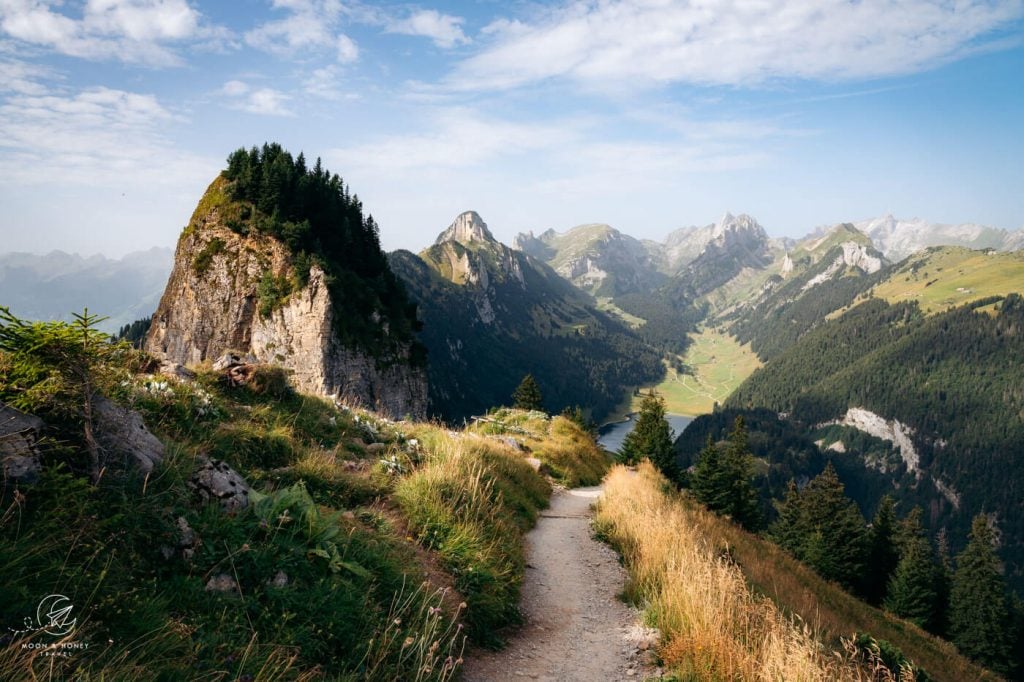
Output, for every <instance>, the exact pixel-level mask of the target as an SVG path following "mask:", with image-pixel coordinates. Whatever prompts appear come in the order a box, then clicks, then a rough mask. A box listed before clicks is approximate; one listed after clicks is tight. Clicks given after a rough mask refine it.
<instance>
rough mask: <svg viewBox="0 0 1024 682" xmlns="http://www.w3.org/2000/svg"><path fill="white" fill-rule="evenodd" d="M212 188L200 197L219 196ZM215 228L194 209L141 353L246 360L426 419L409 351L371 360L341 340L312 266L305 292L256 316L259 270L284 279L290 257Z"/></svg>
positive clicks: (264, 242)
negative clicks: (229, 354) (228, 355)
mask: <svg viewBox="0 0 1024 682" xmlns="http://www.w3.org/2000/svg"><path fill="white" fill-rule="evenodd" d="M217 185H218V183H217V182H215V183H214V185H213V186H211V188H210V190H208V193H209V192H217V191H220V190H219V189H218V187H217ZM204 202H205V199H204ZM203 205H204V204H203V203H201V204H200V206H201V207H202V206H203ZM224 223H225V221H224V220H223V218H222V215H221V213H220V211H219V210H218V209H217V208H212V209H211V210H208V211H205V212H204V211H201V210H197V215H195V216H193V220H192V223H191V224H190V226H189V227H188V228H186V229H185V231H184V232H183V233H182V235H181V238H180V239H179V241H178V247H177V250H176V252H175V257H174V267H173V269H172V272H171V276H170V279H169V281H168V283H167V288H166V290H165V291H164V294H163V297H162V298H161V300H160V305H159V307H158V308H157V311H156V313H155V314H154V316H153V325H152V327H151V328H150V331H149V334H148V336H147V338H146V341H145V349H146V350H147V351H149V352H150V353H152V354H154V355H156V356H157V357H160V358H161V359H163V360H165V361H169V362H173V363H179V364H182V365H196V364H199V363H203V362H207V361H210V362H212V361H213V360H215V359H216V358H218V357H219V356H221V355H222V354H224V353H225V352H229V351H231V352H236V353H239V354H242V355H251V356H252V357H253V358H254V359H255V360H256V361H257V362H260V363H269V364H275V365H280V366H282V367H284V368H286V369H288V370H290V371H291V373H292V383H293V384H294V385H295V387H296V388H298V389H299V390H301V391H306V392H310V393H316V394H320V395H325V396H332V397H334V398H337V399H339V400H342V401H345V402H348V403H352V404H356V405H360V406H363V407H367V408H370V409H375V410H378V411H380V412H382V413H384V414H387V415H389V416H392V417H401V416H404V415H411V416H415V417H422V416H424V415H425V414H426V396H427V385H426V373H425V372H424V371H423V370H422V369H420V368H416V367H413V366H411V364H410V362H409V359H410V358H409V354H408V352H406V353H405V354H404V355H402V354H398V355H395V356H393V357H382V358H375V357H372V356H371V355H370V354H369V353H368V352H366V351H364V350H362V349H358V348H352V347H348V346H346V345H344V344H343V343H342V342H341V341H340V339H339V338H338V335H337V334H336V333H335V330H334V322H335V320H334V311H333V306H332V303H331V298H330V294H329V292H328V288H327V285H326V282H325V275H324V272H323V271H322V270H321V269H320V268H319V267H317V266H316V265H313V266H312V267H311V268H310V272H309V278H308V282H307V283H306V284H305V286H303V287H302V288H301V289H298V290H297V291H293V292H292V293H291V294H289V295H287V296H286V297H285V298H284V300H282V301H279V302H278V304H277V305H275V306H274V307H273V309H272V310H271V311H270V312H269V314H264V313H263V312H262V311H261V310H260V307H261V306H260V298H261V291H260V289H261V284H262V283H263V282H265V281H266V280H265V277H266V276H268V274H269V276H270V277H272V278H275V280H277V281H287V280H290V279H292V278H293V276H294V274H295V273H294V271H293V263H292V256H291V254H290V253H289V252H288V249H287V248H286V247H285V245H284V244H282V243H281V242H279V241H277V240H276V239H273V238H271V237H268V236H265V235H259V234H249V235H245V236H243V235H240V234H238V233H236V232H234V231H233V230H231V229H229V228H228V227H227V226H226V225H225V224H224Z"/></svg>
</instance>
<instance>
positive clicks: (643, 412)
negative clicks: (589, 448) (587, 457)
mask: <svg viewBox="0 0 1024 682" xmlns="http://www.w3.org/2000/svg"><path fill="white" fill-rule="evenodd" d="M672 435H673V434H672V429H671V427H670V426H669V423H668V420H667V419H665V400H664V398H662V397H661V396H657V395H647V396H645V397H644V399H643V402H641V403H640V413H639V414H638V415H637V417H636V426H634V427H633V430H632V431H630V432H629V434H628V435H627V436H626V439H625V440H624V441H623V443H622V449H621V450H620V451H619V457H620V458H621V459H622V460H623V461H625V462H627V463H630V464H633V463H636V462H638V461H640V460H641V459H643V458H645V457H646V458H647V459H649V460H651V463H652V464H654V466H656V467H658V469H660V470H661V472H662V473H663V474H665V475H666V476H667V477H668V478H669V479H671V480H675V478H676V474H677V467H676V463H675V449H674V448H673V447H672Z"/></svg>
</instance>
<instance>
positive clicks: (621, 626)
mask: <svg viewBox="0 0 1024 682" xmlns="http://www.w3.org/2000/svg"><path fill="white" fill-rule="evenodd" d="M600 495H601V489H600V488H598V487H594V488H575V489H573V490H556V491H555V493H554V495H552V497H551V507H550V508H549V509H547V510H545V511H544V513H543V514H541V518H540V519H539V520H538V522H537V526H536V528H534V529H533V530H532V531H530V533H529V534H527V536H526V561H527V566H526V577H525V579H524V581H523V589H522V595H521V597H520V608H521V609H522V612H523V616H524V617H525V619H526V622H525V624H524V625H523V627H522V629H520V630H519V631H517V632H516V633H514V635H513V636H512V637H511V639H510V640H509V642H508V645H507V646H506V647H505V648H504V649H502V650H501V651H493V652H491V651H477V652H473V654H472V655H470V656H469V658H468V659H467V661H466V664H465V667H464V669H463V679H464V680H467V682H503V681H504V680H517V679H527V680H529V679H534V680H549V681H551V682H555V681H556V680H557V681H558V682H565V681H568V680H580V681H584V680H586V681H588V682H590V681H604V680H608V681H617V680H637V679H640V680H642V679H645V678H651V677H660V675H661V671H660V670H657V669H656V668H655V666H654V665H653V663H654V652H653V648H654V645H655V644H656V643H657V632H656V631H654V630H646V629H645V628H642V627H641V626H640V625H639V613H638V612H637V611H636V610H635V609H632V608H630V607H629V606H628V605H626V604H624V603H623V602H622V601H621V600H620V599H619V597H618V595H619V594H620V593H621V592H622V589H623V587H624V585H625V582H626V572H625V570H624V569H623V568H622V567H621V566H620V565H619V560H618V555H616V553H615V552H614V550H612V549H611V548H610V547H608V546H607V545H605V544H604V543H602V542H599V541H597V540H595V539H594V538H593V537H591V530H590V519H591V517H592V515H593V511H592V510H591V508H590V507H591V505H592V504H593V503H594V502H596V501H597V499H598V497H600Z"/></svg>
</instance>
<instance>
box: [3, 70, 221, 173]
mask: <svg viewBox="0 0 1024 682" xmlns="http://www.w3.org/2000/svg"><path fill="white" fill-rule="evenodd" d="M39 87H40V88H41V89H43V90H45V92H43V93H42V94H40V93H39V92H36V93H32V94H25V93H16V94H14V95H12V96H10V97H8V98H7V99H6V100H4V101H3V103H2V104H0V183H2V184H5V185H15V184H45V185H51V186H55V185H61V184H73V185H82V186H91V187H96V186H116V187H121V186H128V185H130V186H133V187H138V186H145V187H166V186H168V185H177V184H186V185H190V184H193V183H194V182H195V177H197V176H198V177H205V176H209V175H210V174H211V170H214V169H216V167H217V166H216V165H214V164H216V162H215V161H214V162H210V161H209V160H207V159H204V158H201V157H199V156H196V155H194V154H191V153H189V152H184V151H181V150H180V149H177V148H176V146H175V145H174V144H173V143H172V142H171V141H170V140H169V139H168V138H167V137H165V131H166V130H167V129H168V128H170V127H172V126H174V125H176V124H181V123H183V122H184V121H183V120H182V119H181V118H180V117H179V116H177V115H176V114H174V113H172V112H171V111H169V110H168V109H167V108H165V107H164V106H163V105H162V104H161V103H160V102H159V101H158V100H157V98H156V97H154V96H153V95H150V94H142V93H134V92H128V91H124V90H117V89H112V88H104V87H100V88H89V89H85V90H80V91H72V92H65V91H59V90H47V89H45V87H44V86H43V85H42V84H39ZM155 159H159V162H156V161H155Z"/></svg>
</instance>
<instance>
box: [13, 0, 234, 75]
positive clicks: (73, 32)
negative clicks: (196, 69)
mask: <svg viewBox="0 0 1024 682" xmlns="http://www.w3.org/2000/svg"><path fill="white" fill-rule="evenodd" d="M75 6H76V7H77V5H75ZM67 9H70V8H65V7H64V5H63V3H61V2H55V1H50V0H3V1H2V2H0V31H2V32H3V33H4V34H6V35H7V36H9V37H10V38H13V39H15V40H18V41H21V42H23V43H28V44H31V45H37V46H41V47H45V48H47V49H50V50H53V51H55V52H59V53H61V54H66V55H69V56H72V57H80V58H84V59H92V60H106V59H114V60H120V61H124V62H129V63H140V64H145V65H149V66H174V65H179V64H181V63H182V61H183V60H182V58H181V56H180V54H179V53H178V51H177V50H176V49H175V47H174V46H175V45H180V44H196V43H205V44H207V45H209V44H210V43H217V42H222V43H223V42H228V41H230V39H231V32H230V31H228V30H227V29H226V28H224V27H221V26H215V25H212V24H209V23H207V22H206V21H205V20H204V18H203V16H202V15H201V14H200V13H199V12H198V11H196V10H195V9H194V8H193V7H192V6H191V5H190V4H189V3H188V2H187V1H186V0H86V2H85V3H84V5H82V6H81V12H80V14H77V15H73V14H70V13H68V12H66V11H65V10H67Z"/></svg>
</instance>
